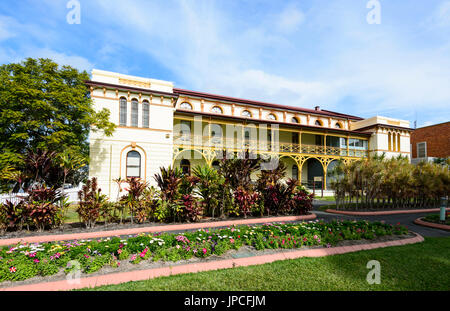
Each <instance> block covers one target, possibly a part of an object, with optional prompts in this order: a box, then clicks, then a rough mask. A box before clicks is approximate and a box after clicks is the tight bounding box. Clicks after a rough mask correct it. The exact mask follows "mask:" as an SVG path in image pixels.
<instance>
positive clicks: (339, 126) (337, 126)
mask: <svg viewBox="0 0 450 311" xmlns="http://www.w3.org/2000/svg"><path fill="white" fill-rule="evenodd" d="M334 127H335V128H337V129H341V128H342V126H341V124H340V123H339V122H336V124H335V125H334Z"/></svg>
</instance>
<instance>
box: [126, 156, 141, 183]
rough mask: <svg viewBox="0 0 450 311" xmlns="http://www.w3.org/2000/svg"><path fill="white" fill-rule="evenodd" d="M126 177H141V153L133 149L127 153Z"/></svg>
mask: <svg viewBox="0 0 450 311" xmlns="http://www.w3.org/2000/svg"><path fill="white" fill-rule="evenodd" d="M127 177H138V178H140V177H141V154H140V153H139V152H137V151H134V150H133V151H130V152H128V153H127Z"/></svg>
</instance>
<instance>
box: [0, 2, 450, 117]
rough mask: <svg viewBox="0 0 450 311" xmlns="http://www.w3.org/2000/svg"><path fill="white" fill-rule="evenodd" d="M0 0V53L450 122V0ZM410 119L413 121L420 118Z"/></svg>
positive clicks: (227, 91) (4, 58)
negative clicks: (372, 3) (72, 3)
mask: <svg viewBox="0 0 450 311" xmlns="http://www.w3.org/2000/svg"><path fill="white" fill-rule="evenodd" d="M79 2H80V4H81V24H79V25H78V24H68V23H67V20H66V16H67V14H68V13H69V11H70V10H69V9H67V7H66V5H67V3H68V0H28V1H27V0H21V1H16V0H2V1H1V2H0V63H1V64H4V63H9V62H19V61H21V60H23V59H24V58H26V57H49V58H52V59H54V60H55V61H57V62H58V63H61V64H69V65H72V66H75V67H77V68H79V69H82V70H87V71H90V70H91V69H93V68H97V69H103V70H110V71H117V72H121V73H126V74H131V75H138V76H144V77H150V78H156V79H162V80H169V81H172V82H174V83H175V85H176V86H177V87H181V88H187V89H192V90H197V91H205V92H213V93H218V94H223V95H228V96H234V97H243V98H248V99H255V100H261V101H267V102H273V103H277V104H285V105H292V106H300V107H305V108H312V107H314V106H317V105H319V106H321V107H322V108H323V109H329V110H335V111H339V112H342V113H348V114H354V115H358V116H361V117H371V116H374V115H384V116H389V117H394V118H399V119H405V120H409V121H411V122H413V121H414V120H415V119H417V122H418V126H424V125H430V124H435V123H440V122H445V121H449V120H450V109H449V108H450V1H449V0H427V1H423V0H379V2H380V4H381V24H379V25H378V24H369V23H367V20H366V16H367V14H368V13H369V11H370V9H367V8H366V5H367V2H368V0H336V1H334V0H298V1H273V0H272V1H266V0H242V1H238V0H236V1H233V0H227V1H224V0H222V1H219V0H215V1H214V0H204V1H202V0H197V1H194V0H191V1H188V0H186V1H182V0H178V1H175V0H174V1H172V0H164V1H163V0H154V1H151V0H127V1H124V0H79ZM412 125H413V123H411V126H412Z"/></svg>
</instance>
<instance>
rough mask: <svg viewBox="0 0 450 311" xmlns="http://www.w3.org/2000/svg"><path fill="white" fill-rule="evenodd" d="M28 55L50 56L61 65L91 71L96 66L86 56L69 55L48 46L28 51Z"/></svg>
mask: <svg viewBox="0 0 450 311" xmlns="http://www.w3.org/2000/svg"><path fill="white" fill-rule="evenodd" d="M26 57H32V58H50V59H52V60H53V61H55V62H56V63H57V64H59V65H60V66H63V65H69V66H72V67H74V68H77V69H78V70H86V71H87V72H90V71H91V70H92V69H93V68H94V65H93V64H92V63H91V62H89V60H87V59H86V58H84V57H81V56H77V55H67V54H64V53H59V52H56V51H54V50H51V49H47V48H44V49H33V50H30V51H28V52H27V53H26Z"/></svg>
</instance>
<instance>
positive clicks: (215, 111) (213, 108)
mask: <svg viewBox="0 0 450 311" xmlns="http://www.w3.org/2000/svg"><path fill="white" fill-rule="evenodd" d="M211 112H212V113H220V114H222V113H223V111H222V108H220V107H219V106H214V107H212V109H211Z"/></svg>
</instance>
